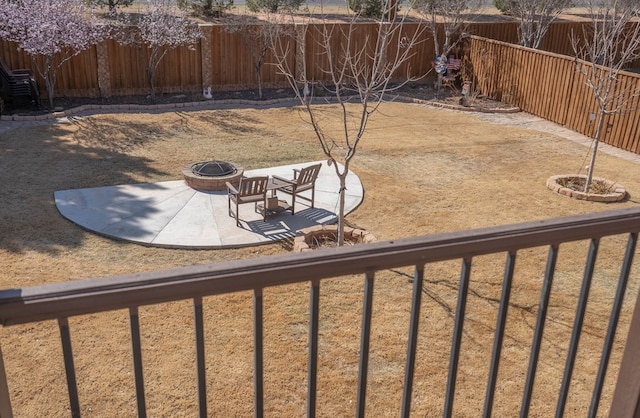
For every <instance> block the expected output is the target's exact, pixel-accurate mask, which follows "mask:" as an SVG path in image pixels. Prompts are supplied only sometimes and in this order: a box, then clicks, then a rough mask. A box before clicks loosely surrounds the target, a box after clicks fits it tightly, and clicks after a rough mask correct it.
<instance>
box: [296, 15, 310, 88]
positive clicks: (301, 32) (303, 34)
mask: <svg viewBox="0 0 640 418" xmlns="http://www.w3.org/2000/svg"><path fill="white" fill-rule="evenodd" d="M308 27H309V25H307V24H306V23H303V24H299V25H295V32H296V37H295V43H296V48H295V69H294V72H295V75H296V80H305V81H306V80H307V58H306V52H307V29H308Z"/></svg>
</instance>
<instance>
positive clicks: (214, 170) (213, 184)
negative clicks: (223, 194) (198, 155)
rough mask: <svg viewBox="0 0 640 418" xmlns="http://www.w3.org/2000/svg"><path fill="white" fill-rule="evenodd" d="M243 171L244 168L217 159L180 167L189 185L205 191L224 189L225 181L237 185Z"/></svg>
mask: <svg viewBox="0 0 640 418" xmlns="http://www.w3.org/2000/svg"><path fill="white" fill-rule="evenodd" d="M243 173H244V168H242V167H240V166H238V165H236V164H233V163H231V162H227V161H217V160H212V161H200V162H197V163H193V164H189V165H188V166H186V167H185V168H183V169H182V175H183V176H184V181H185V182H186V183H187V185H188V186H189V187H191V188H192V189H196V190H200V191H207V192H210V191H218V190H225V189H226V188H227V186H226V183H227V182H229V183H231V184H233V185H234V186H237V185H238V183H240V179H241V178H242V174H243Z"/></svg>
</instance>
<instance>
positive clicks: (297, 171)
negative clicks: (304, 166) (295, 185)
mask: <svg viewBox="0 0 640 418" xmlns="http://www.w3.org/2000/svg"><path fill="white" fill-rule="evenodd" d="M301 171H302V170H301V169H299V168H294V169H293V178H294V180H295V179H297V178H298V174H300V172H301Z"/></svg>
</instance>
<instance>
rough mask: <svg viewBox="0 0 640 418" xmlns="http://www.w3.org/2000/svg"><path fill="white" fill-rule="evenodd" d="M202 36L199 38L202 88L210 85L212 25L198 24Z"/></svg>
mask: <svg viewBox="0 0 640 418" xmlns="http://www.w3.org/2000/svg"><path fill="white" fill-rule="evenodd" d="M200 31H201V32H202V38H200V59H201V61H202V89H203V90H204V89H206V88H208V87H212V86H211V80H212V79H213V60H212V58H211V42H212V39H211V38H212V37H213V25H200Z"/></svg>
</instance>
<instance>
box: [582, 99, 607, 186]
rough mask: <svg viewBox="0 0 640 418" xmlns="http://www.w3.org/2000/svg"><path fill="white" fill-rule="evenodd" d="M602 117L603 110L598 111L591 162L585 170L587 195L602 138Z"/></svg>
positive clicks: (603, 114)
mask: <svg viewBox="0 0 640 418" xmlns="http://www.w3.org/2000/svg"><path fill="white" fill-rule="evenodd" d="M604 116H605V112H604V110H600V115H599V116H598V128H597V129H596V138H595V144H594V145H593V154H591V162H590V163H589V169H588V170H587V180H586V182H585V184H584V192H585V193H589V187H590V186H591V180H592V179H593V169H594V167H595V165H596V155H598V144H600V137H601V136H602V127H603V126H604Z"/></svg>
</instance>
